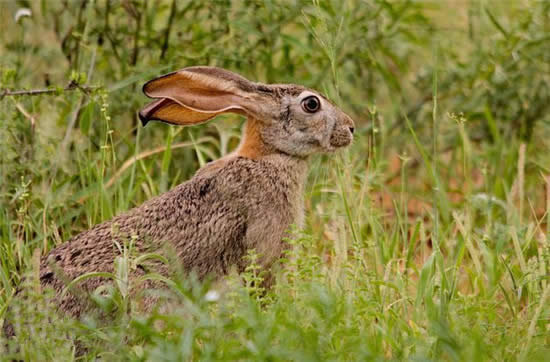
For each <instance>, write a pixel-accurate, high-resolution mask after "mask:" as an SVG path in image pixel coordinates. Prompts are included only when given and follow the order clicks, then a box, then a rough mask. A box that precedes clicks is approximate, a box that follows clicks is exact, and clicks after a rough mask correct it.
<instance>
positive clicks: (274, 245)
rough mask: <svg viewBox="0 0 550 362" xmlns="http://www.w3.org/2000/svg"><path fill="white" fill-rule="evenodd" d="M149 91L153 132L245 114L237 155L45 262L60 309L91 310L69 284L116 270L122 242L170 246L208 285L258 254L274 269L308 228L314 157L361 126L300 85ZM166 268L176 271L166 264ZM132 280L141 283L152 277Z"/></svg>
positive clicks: (163, 82)
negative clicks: (290, 235) (302, 227)
mask: <svg viewBox="0 0 550 362" xmlns="http://www.w3.org/2000/svg"><path fill="white" fill-rule="evenodd" d="M143 91H144V92H145V94H146V95H147V96H149V97H150V98H153V99H154V101H153V102H152V103H150V104H149V105H147V106H146V107H145V108H144V109H143V110H142V111H141V112H140V113H139V116H140V119H141V121H142V122H143V124H144V125H145V124H146V123H147V122H149V121H151V120H159V121H163V122H167V123H170V124H174V125H181V126H187V125H194V124H199V123H203V122H206V121H208V120H210V119H212V118H214V117H215V116H216V115H218V114H221V113H225V112H233V113H238V114H242V115H244V116H246V117H247V118H248V122H247V123H246V126H245V128H244V131H243V136H242V141H241V144H240V146H239V147H238V149H237V150H236V151H235V152H234V153H232V154H230V155H228V156H225V157H223V158H221V159H219V160H216V161H214V162H211V163H209V164H207V165H206V166H204V167H203V168H201V169H200V170H199V171H198V172H197V174H196V175H195V176H194V177H193V178H192V179H190V180H189V181H187V182H185V183H183V184H181V185H179V186H177V187H176V188H174V189H173V190H171V191H169V192H167V193H164V194H162V195H160V196H157V197H155V198H153V199H151V200H149V201H147V202H145V203H144V204H142V205H141V206H139V207H136V208H135V209H132V210H130V211H128V212H126V213H125V214H122V215H119V216H117V217H115V218H114V219H112V220H110V221H107V222H104V223H102V224H99V225H96V226H95V227H93V228H92V229H91V230H88V231H86V232H83V233H81V234H79V235H77V236H75V237H74V238H72V239H71V240H69V241H68V242H66V243H64V244H62V245H60V246H58V247H57V248H55V249H53V250H52V251H51V252H50V253H49V254H48V255H47V256H45V257H44V258H43V259H42V261H41V266H40V268H41V270H40V282H41V284H42V286H50V287H53V288H54V290H55V291H56V293H57V298H58V302H59V307H60V309H61V310H63V311H66V312H69V313H70V314H72V315H74V316H78V315H80V314H81V312H82V310H83V308H84V307H83V306H82V303H81V302H80V298H78V297H77V293H76V292H72V290H71V291H69V292H68V293H63V290H64V289H65V286H66V285H67V282H70V281H71V280H74V279H75V278H77V277H78V276H81V275H83V274H86V273H90V272H112V271H113V264H114V263H113V261H114V259H115V258H116V257H117V256H119V255H120V251H119V249H118V248H117V246H116V244H117V242H118V244H122V243H123V242H124V240H130V239H132V240H133V243H134V248H135V249H137V250H138V251H140V252H150V251H155V252H159V251H162V250H167V249H166V247H168V249H170V250H171V251H172V253H171V254H172V255H173V256H174V259H176V260H178V261H179V262H180V263H181V266H182V267H183V269H184V270H186V271H194V272H196V273H197V275H198V276H199V277H204V276H206V275H209V274H211V275H214V276H216V275H223V274H225V273H226V272H227V271H228V270H229V269H230V268H231V267H236V268H237V269H239V270H242V269H243V268H244V266H245V261H244V260H243V256H244V255H245V254H246V252H247V250H249V249H255V250H256V252H257V253H258V254H259V255H260V263H261V264H262V266H264V267H266V268H268V267H269V266H270V265H271V264H272V263H273V262H274V261H275V260H277V259H278V258H279V257H280V255H281V253H282V251H283V248H284V243H283V241H282V238H284V236H285V233H286V232H287V231H288V229H289V227H290V226H291V225H292V224H299V223H300V222H301V219H302V188H303V184H304V181H305V176H306V171H307V158H308V156H309V155H311V154H313V153H316V152H330V151H333V150H335V149H338V148H340V147H344V146H347V145H349V144H350V143H351V141H352V133H353V127H354V125H353V121H352V119H351V118H350V117H349V116H347V115H346V114H345V113H344V112H342V111H341V110H340V109H338V108H337V107H336V106H334V105H333V104H332V103H331V102H330V101H328V100H327V99H326V98H325V97H323V96H322V95H320V94H319V93H317V92H315V91H313V90H310V89H307V88H305V87H302V86H298V85H290V84H261V83H253V82H250V81H248V80H247V79H245V78H243V77H241V76H239V75H237V74H234V73H231V72H229V71H227V70H224V69H220V68H214V67H202V66H201V67H190V68H185V69H182V70H179V71H177V72H174V73H170V74H167V75H164V76H162V77H159V78H156V79H154V80H152V81H150V82H148V83H146V84H145V86H144V87H143ZM159 268H160V269H161V270H160V272H161V273H166V272H167V271H166V270H162V268H165V266H164V265H162V266H159ZM157 271H159V270H157ZM131 273H132V274H131V275H130V278H135V277H137V276H139V275H142V274H144V273H146V270H144V269H142V268H136V269H135V270H133V271H132V272H131ZM102 283H105V280H102V279H101V278H89V279H85V280H83V281H82V282H80V283H79V284H78V289H79V290H80V291H82V290H83V291H88V292H89V291H93V290H94V289H95V288H96V287H97V286H99V285H101V284H102ZM143 287H144V288H145V287H147V285H144V286H143Z"/></svg>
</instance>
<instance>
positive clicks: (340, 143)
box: [330, 115, 355, 148]
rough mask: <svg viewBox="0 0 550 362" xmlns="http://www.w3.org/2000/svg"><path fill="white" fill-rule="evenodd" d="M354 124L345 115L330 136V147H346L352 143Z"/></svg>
mask: <svg viewBox="0 0 550 362" xmlns="http://www.w3.org/2000/svg"><path fill="white" fill-rule="evenodd" d="M354 131H355V124H354V122H353V120H352V119H351V118H350V117H349V116H347V115H345V116H344V117H343V119H342V120H341V121H340V122H338V123H336V125H335V127H334V129H333V130H332V134H331V135H330V145H331V146H332V147H334V148H340V147H345V146H348V145H349V144H350V143H351V141H353V132H354Z"/></svg>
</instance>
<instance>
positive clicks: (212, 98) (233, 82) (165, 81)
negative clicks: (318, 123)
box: [139, 67, 263, 126]
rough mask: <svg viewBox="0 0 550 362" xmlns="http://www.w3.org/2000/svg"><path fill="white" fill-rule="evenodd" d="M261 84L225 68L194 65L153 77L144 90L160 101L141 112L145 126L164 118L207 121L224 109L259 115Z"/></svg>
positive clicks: (178, 121)
mask: <svg viewBox="0 0 550 362" xmlns="http://www.w3.org/2000/svg"><path fill="white" fill-rule="evenodd" d="M256 89H257V85H256V84H255V83H252V82H250V81H248V80H247V79H245V78H243V77H241V76H239V75H237V74H235V73H232V72H229V71H227V70H224V69H220V68H214V67H190V68H184V69H182V70H179V71H177V72H174V73H170V74H167V75H164V76H162V77H159V78H156V79H153V80H151V81H149V82H147V83H146V84H145V85H144V86H143V92H144V93H145V94H146V95H147V96H148V97H150V98H156V99H157V100H156V101H154V102H152V103H150V104H148V105H147V106H145V107H144V108H143V109H142V110H141V111H140V112H139V118H140V119H141V121H142V123H143V125H145V124H146V123H147V122H148V121H150V120H160V121H164V122H168V123H172V124H178V125H184V126H185V125H192V124H197V123H201V122H205V121H207V120H209V119H211V118H213V117H215V116H216V115H218V114H220V113H224V112H233V113H239V114H244V115H252V116H256V115H257V114H258V110H259V109H258V108H259V105H260V104H261V98H262V97H263V96H262V95H261V94H260V93H257V91H256Z"/></svg>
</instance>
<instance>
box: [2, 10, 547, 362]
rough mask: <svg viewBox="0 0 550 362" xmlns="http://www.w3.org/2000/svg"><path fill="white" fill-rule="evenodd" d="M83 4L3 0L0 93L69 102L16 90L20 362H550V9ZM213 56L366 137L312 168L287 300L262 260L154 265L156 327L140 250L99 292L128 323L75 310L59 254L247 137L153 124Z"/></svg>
mask: <svg viewBox="0 0 550 362" xmlns="http://www.w3.org/2000/svg"><path fill="white" fill-rule="evenodd" d="M25 4H27V6H31V7H32V11H33V15H32V17H27V18H21V19H19V22H17V23H16V22H15V21H14V19H13V15H14V14H15V12H16V11H17V9H18V8H20V7H22V6H25ZM86 4H87V5H86V6H83V5H82V2H81V1H69V2H67V3H66V5H64V4H63V3H62V2H49V1H42V2H25V1H20V2H17V1H7V2H0V12H1V13H2V14H7V15H6V16H5V17H4V20H5V21H3V22H2V23H1V24H0V53H1V54H2V56H1V57H0V96H1V94H3V92H2V90H3V89H10V90H14V89H18V90H19V89H38V88H51V89H56V87H58V88H59V89H58V91H57V92H56V93H55V94H49V95H40V96H5V97H3V98H1V100H0V161H1V162H0V320H2V319H3V318H4V317H5V315H6V308H7V306H8V304H9V305H10V308H11V309H10V311H11V312H10V313H14V314H15V315H17V316H18V318H17V323H16V325H15V327H16V330H17V332H18V333H17V337H16V339H15V340H12V341H11V342H6V341H5V340H1V338H0V356H1V358H5V359H10V358H16V359H22V360H71V359H75V358H79V359H83V360H91V359H95V358H102V359H105V360H183V359H185V360H297V361H313V360H385V359H394V360H405V359H406V360H411V359H414V360H464V361H474V360H475V361H478V360H480V361H481V360H498V361H500V360H524V361H535V360H545V359H548V357H547V355H548V353H549V352H550V337H549V336H550V308H549V307H548V306H549V305H550V283H549V278H548V276H549V275H550V222H549V221H550V201H549V200H550V192H549V191H548V190H550V166H549V165H550V155H549V154H548V152H547V150H548V147H549V146H550V144H549V141H548V140H549V139H550V137H549V136H550V127H549V124H550V122H549V121H550V118H549V114H550V99H549V98H550V88H549V87H550V58H549V57H550V38H549V37H548V34H550V19H549V14H550V11H549V10H550V2H548V1H533V2H529V3H525V2H522V1H519V0H518V1H507V2H500V1H496V0H495V1H490V0H487V1H482V0H473V1H469V2H466V1H451V0H449V1H445V2H435V1H410V2H407V1H384V0H376V1H375V0H373V1H354V0H346V1H343V2H342V1H336V0H335V1H313V2H305V1H296V2H295V1H290V0H288V1H277V2H275V1H262V2H260V1H251V2H230V1H222V0H218V1H213V2H202V1H185V2H179V1H178V2H175V4H176V6H175V7H173V5H172V1H150V2H141V1H120V2H119V1H105V0H99V1H95V2H90V3H86ZM170 18H172V20H170ZM170 24H171V25H170ZM165 39H167V40H165ZM196 64H210V65H216V66H222V67H226V68H228V69H231V70H234V71H237V72H239V73H241V74H243V75H245V76H247V77H249V78H251V79H256V80H259V81H265V82H294V83H299V84H305V85H307V86H310V87H313V88H316V89H319V90H321V91H323V92H325V93H326V94H327V95H328V96H330V98H331V99H333V100H334V101H335V102H336V103H337V104H338V105H340V106H341V107H342V108H343V109H344V110H345V111H347V112H348V113H349V114H350V115H352V116H353V118H354V119H355V120H356V123H357V132H356V135H357V137H356V140H355V141H354V143H353V145H352V146H351V147H350V148H349V149H347V150H345V151H343V152H340V153H338V154H336V155H320V156H316V157H314V158H312V159H311V162H310V163H311V168H310V173H309V177H308V183H307V187H306V195H305V206H306V220H305V221H306V222H305V227H304V228H303V229H302V230H295V231H294V233H293V237H292V238H290V239H289V240H288V242H289V243H291V244H292V248H291V250H290V251H289V253H288V254H287V255H286V256H285V258H284V260H282V261H281V265H280V266H279V267H278V268H277V270H276V272H275V275H276V280H277V281H276V283H275V285H274V287H273V288H271V289H269V290H264V289H262V288H261V287H259V285H261V283H258V282H259V281H260V280H261V279H262V277H263V274H262V272H261V271H260V270H258V269H257V268H256V267H255V264H254V260H255V258H256V257H257V255H255V254H254V253H253V252H251V253H250V255H249V258H250V260H251V266H250V267H249V268H248V269H247V271H246V272H245V273H244V275H241V276H237V275H234V274H233V275H231V276H229V277H228V278H227V280H225V281H224V282H223V283H220V282H209V281H206V282H203V283H199V282H197V281H196V280H195V279H194V278H193V276H187V275H184V274H182V275H178V276H176V277H174V278H171V279H168V280H166V279H163V278H162V277H160V276H157V275H149V276H148V277H150V278H155V279H157V280H159V283H161V284H165V285H167V286H168V289H167V290H168V291H170V293H169V292H167V290H165V291H157V292H158V293H161V295H160V296H159V299H160V300H161V301H163V302H165V303H164V307H163V308H159V309H158V310H156V311H154V312H153V313H151V314H150V315H149V314H148V315H145V314H143V313H140V312H139V309H138V308H137V305H138V303H139V297H136V296H134V295H133V294H132V290H133V289H132V288H134V287H135V285H132V284H128V283H126V281H127V280H126V277H125V276H126V275H127V273H128V270H129V269H131V268H133V267H135V266H136V264H138V263H140V262H141V261H142V260H143V258H146V257H155V256H154V255H134V253H132V252H131V245H123V246H121V256H120V257H119V258H118V259H117V260H116V261H114V263H115V266H116V267H115V273H114V275H113V276H111V277H112V279H113V282H112V283H108V284H106V285H105V286H104V287H102V288H100V290H98V291H96V293H94V295H93V296H92V298H93V299H94V301H95V302H96V303H97V304H98V309H100V310H103V311H105V312H108V313H110V316H111V317H110V318H109V319H108V320H107V321H106V320H101V319H98V318H96V317H94V316H93V315H90V316H87V317H85V318H83V319H82V320H80V321H75V320H71V319H70V318H67V317H66V316H63V315H58V314H56V312H55V306H54V305H52V302H51V299H50V296H51V291H47V290H43V291H42V290H40V288H38V286H37V285H36V277H35V275H36V272H37V263H38V259H39V257H40V256H41V255H44V254H45V253H47V252H48V251H49V250H50V249H51V248H52V247H54V246H56V245H58V244H60V243H62V242H63V241H65V240H67V239H69V238H70V237H71V236H74V235H76V234H78V233H79V232H81V231H83V230H86V229H88V228H90V227H91V226H93V225H94V224H96V223H98V222H101V221H103V220H107V219H109V218H111V217H113V216H114V215H117V214H119V213H121V212H123V211H125V210H127V209H129V208H131V207H134V206H136V205H139V204H140V203H142V202H143V201H145V200H147V199H149V198H150V197H152V196H154V195H157V194H159V193H162V192H164V191H167V190H169V189H170V188H172V187H173V186H175V185H177V184H179V183H181V182H183V181H185V180H186V179H188V178H190V177H191V176H192V175H193V173H194V172H195V171H196V170H197V169H198V168H199V167H200V166H201V165H202V164H204V163H205V162H208V161H210V160H212V159H216V158H219V157H221V156H223V155H225V154H227V153H228V152H230V151H231V150H232V149H233V148H234V147H235V146H236V145H237V144H238V141H239V137H240V133H239V129H240V126H241V124H242V119H241V118H239V117H237V116H223V117H219V118H218V119H216V120H214V121H212V122H210V123H208V124H207V125H204V126H199V127H193V128H185V129H184V128H175V127H169V126H167V125H164V124H157V123H153V124H150V125H148V126H147V127H146V128H142V127H141V126H139V125H138V120H137V117H136V114H135V112H136V110H138V109H139V108H140V107H141V106H142V105H143V104H145V102H146V99H145V97H144V96H143V95H142V94H141V91H140V87H141V84H143V82H144V81H146V80H148V79H150V78H152V77H154V76H156V75H158V74H161V73H163V72H168V71H170V70H173V69H177V68H181V67H184V66H188V65H196ZM71 80H72V81H74V82H77V83H78V84H79V85H80V86H82V87H83V88H87V87H90V88H91V90H90V91H88V92H83V91H80V90H78V89H76V90H68V91H64V90H63V89H62V88H63V87H65V86H66V85H67V84H69V82H70V81H71ZM24 276H27V278H25V279H23V277H24ZM89 277H93V276H89ZM18 287H21V288H22V289H23V297H21V298H19V297H18V298H13V296H14V292H15V289H16V288H18ZM212 290H215V291H217V292H218V293H219V298H214V299H216V300H212V295H213V294H212ZM209 291H210V293H209ZM6 343H8V344H6ZM77 348H78V349H79V350H84V351H85V353H84V355H82V356H80V357H76V350H77Z"/></svg>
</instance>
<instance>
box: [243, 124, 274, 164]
mask: <svg viewBox="0 0 550 362" xmlns="http://www.w3.org/2000/svg"><path fill="white" fill-rule="evenodd" d="M261 127H262V126H261V124H260V121H258V120H255V119H253V118H249V119H248V121H247V122H246V125H245V128H244V132H243V136H242V139H241V144H240V145H239V148H238V149H237V155H238V156H241V157H246V158H250V159H253V160H257V159H259V158H260V157H262V156H266V155H269V154H270V153H273V149H272V148H271V147H269V146H268V145H266V144H265V143H264V141H262V137H261V134H260V129H261Z"/></svg>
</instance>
